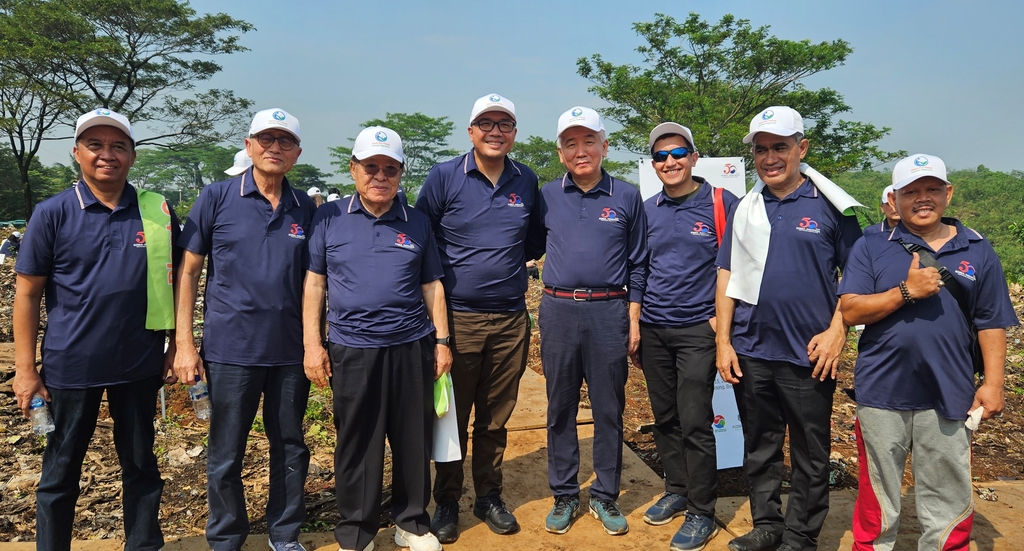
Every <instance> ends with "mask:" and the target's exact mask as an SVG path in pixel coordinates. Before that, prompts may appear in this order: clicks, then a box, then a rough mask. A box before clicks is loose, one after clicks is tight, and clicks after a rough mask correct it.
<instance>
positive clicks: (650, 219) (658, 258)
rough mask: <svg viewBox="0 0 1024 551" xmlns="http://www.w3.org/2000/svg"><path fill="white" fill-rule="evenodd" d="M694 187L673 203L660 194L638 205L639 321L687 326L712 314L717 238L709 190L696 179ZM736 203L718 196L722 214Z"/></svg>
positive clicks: (730, 196)
mask: <svg viewBox="0 0 1024 551" xmlns="http://www.w3.org/2000/svg"><path fill="white" fill-rule="evenodd" d="M694 179H695V180H697V181H698V182H700V187H698V188H697V190H696V191H694V192H693V195H692V197H690V198H689V199H687V200H686V201H683V202H679V201H677V200H675V199H672V198H670V197H668V196H667V195H665V193H664V192H661V193H659V194H657V195H655V196H653V197H651V198H649V199H647V200H646V201H644V210H645V211H646V213H647V246H648V248H650V251H651V253H650V259H649V261H648V275H647V290H646V291H645V292H644V302H643V308H642V309H641V311H640V321H643V322H644V323H649V324H653V325H661V326H667V327H689V326H692V325H696V324H698V323H703V322H706V321H707V320H709V319H711V317H712V316H714V315H715V289H716V288H717V287H718V285H717V281H718V273H717V270H716V269H715V259H716V257H717V256H718V235H719V232H720V231H722V230H724V228H718V227H717V226H716V225H715V207H714V188H713V187H712V186H711V185H710V184H708V183H707V182H705V181H704V179H703V178H700V177H699V176H695V177H694ZM738 203H739V199H738V198H737V197H736V196H735V195H733V194H732V193H730V192H729V191H728V190H723V192H722V209H723V212H724V213H725V214H726V217H727V219H728V216H729V215H731V214H732V212H733V211H735V210H736V205H737V204H738Z"/></svg>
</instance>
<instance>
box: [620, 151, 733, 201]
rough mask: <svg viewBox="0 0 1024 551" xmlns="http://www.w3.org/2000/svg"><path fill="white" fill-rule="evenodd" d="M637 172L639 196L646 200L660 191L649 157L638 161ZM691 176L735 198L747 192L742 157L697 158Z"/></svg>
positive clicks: (659, 181) (659, 183)
mask: <svg viewBox="0 0 1024 551" xmlns="http://www.w3.org/2000/svg"><path fill="white" fill-rule="evenodd" d="M639 170H640V195H642V196H643V198H644V199H645V200H646V199H647V198H649V197H651V196H653V195H655V194H657V193H658V192H659V191H661V180H659V179H658V175H657V174H655V172H654V167H653V166H651V159H650V157H647V158H643V159H640V162H639ZM693 174H694V175H695V176H700V177H701V178H704V179H705V180H707V181H708V183H710V184H711V185H713V186H715V187H722V188H725V189H727V190H729V191H731V192H732V193H733V195H735V196H736V197H743V195H744V194H745V193H746V192H747V181H746V178H745V177H744V176H745V172H744V169H743V157H699V158H698V159H697V164H696V165H694V167H693Z"/></svg>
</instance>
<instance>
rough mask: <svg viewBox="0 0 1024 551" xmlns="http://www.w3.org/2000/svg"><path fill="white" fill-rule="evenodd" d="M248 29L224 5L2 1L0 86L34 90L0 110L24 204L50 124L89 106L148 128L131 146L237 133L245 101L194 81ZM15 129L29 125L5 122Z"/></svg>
mask: <svg viewBox="0 0 1024 551" xmlns="http://www.w3.org/2000/svg"><path fill="white" fill-rule="evenodd" d="M252 28H253V27H252V25H250V24H249V23H246V22H245V21H241V20H238V19H234V18H232V17H230V16H228V15H227V14H223V13H219V14H206V15H199V16H197V15H196V12H195V10H193V9H192V8H191V7H190V6H189V4H188V2H185V1H179V0H48V1H44V0H3V1H2V2H0V36H3V37H4V39H3V40H2V41H0V69H2V72H3V75H4V78H3V79H0V85H2V86H4V88H5V93H7V92H9V91H12V90H17V89H18V87H21V88H23V89H29V90H30V91H31V93H32V95H31V98H32V101H31V102H28V104H27V103H26V101H27V100H25V99H23V100H21V104H20V105H21V108H20V109H18V110H13V111H12V110H9V109H5V112H4V113H3V117H4V119H5V120H6V119H15V121H16V122H5V123H4V124H3V131H4V132H5V133H6V134H7V135H8V137H10V138H11V146H12V151H13V152H14V154H15V157H16V158H17V159H18V162H19V166H20V167H21V168H22V170H21V172H22V177H23V180H24V181H23V184H24V185H25V198H26V209H27V210H29V211H30V210H31V208H32V204H33V203H32V188H31V185H30V182H28V181H27V180H26V179H25V176H24V175H25V174H26V170H25V167H28V166H30V165H31V162H32V159H33V157H34V156H35V152H36V151H37V150H38V142H39V141H41V140H44V139H49V138H54V137H56V138H60V137H61V136H53V135H52V134H53V133H54V132H55V129H54V124H55V123H57V122H63V123H65V124H68V125H73V122H74V119H75V118H77V116H78V115H79V114H81V113H84V112H86V111H89V110H91V109H95V108H96V107H106V108H108V109H112V110H115V111H117V112H120V113H122V114H124V115H125V116H127V117H128V119H129V120H131V121H132V124H133V126H134V127H135V128H136V129H142V128H143V127H148V128H149V129H150V130H151V131H152V133H153V135H152V136H137V138H140V139H139V141H138V145H142V144H153V145H160V146H164V147H169V148H184V147H187V146H189V145H191V144H195V143H216V142H220V141H223V140H224V139H226V138H227V137H228V136H233V135H237V134H238V132H239V129H240V128H242V127H244V124H245V121H246V119H247V117H248V110H249V108H250V107H251V102H250V101H248V100H246V99H243V98H238V97H235V95H234V93H233V92H231V91H229V90H218V89H210V90H207V91H202V92H197V91H195V88H196V86H197V84H199V83H202V82H204V81H207V80H209V79H210V78H212V77H213V76H214V75H215V74H217V73H218V72H220V70H221V66H220V65H219V64H217V63H215V62H214V61H211V60H210V59H208V58H209V57H212V56H219V55H224V54H232V53H235V52H240V51H245V50H246V48H244V47H243V46H241V45H240V44H239V38H240V37H239V35H238V34H235V33H245V32H248V31H249V30H251V29H252ZM26 83H28V84H26ZM29 84H30V85H31V86H29ZM8 95H11V94H10V93H8ZM22 97H26V98H27V97H29V96H24V95H23V96H22ZM26 105H30V107H29V108H26ZM44 106H45V109H44ZM43 123H46V124H43ZM18 128H22V129H24V128H30V129H32V131H31V132H20V133H18V132H15V131H13V130H12V129H18ZM68 133H69V134H70V132H68ZM14 136H17V139H16V138H15V137H14ZM65 137H66V136H65ZM18 140H22V141H24V140H28V141H27V142H26V143H23V144H19V143H15V142H16V141H18ZM28 214H30V212H29V213H28Z"/></svg>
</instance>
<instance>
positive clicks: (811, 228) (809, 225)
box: [796, 216, 821, 233]
mask: <svg viewBox="0 0 1024 551" xmlns="http://www.w3.org/2000/svg"><path fill="white" fill-rule="evenodd" d="M796 229H797V231H802V232H807V233H821V230H819V229H818V223H817V222H815V221H814V220H812V219H811V217H809V216H804V217H803V218H801V219H800V223H799V224H797V226H796Z"/></svg>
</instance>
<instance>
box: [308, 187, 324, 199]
mask: <svg viewBox="0 0 1024 551" xmlns="http://www.w3.org/2000/svg"><path fill="white" fill-rule="evenodd" d="M306 195H309V196H310V197H312V196H314V195H323V194H322V193H321V192H320V188H318V187H316V186H313V187H311V188H309V190H308V191H306Z"/></svg>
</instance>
